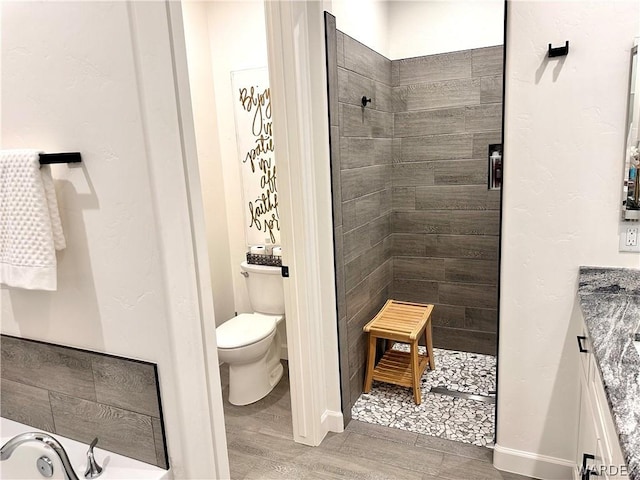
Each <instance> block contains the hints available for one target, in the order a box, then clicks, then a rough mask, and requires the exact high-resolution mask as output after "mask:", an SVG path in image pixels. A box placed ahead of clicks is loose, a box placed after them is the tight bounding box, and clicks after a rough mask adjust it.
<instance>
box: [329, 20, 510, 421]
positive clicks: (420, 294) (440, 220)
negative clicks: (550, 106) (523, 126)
mask: <svg viewBox="0 0 640 480" xmlns="http://www.w3.org/2000/svg"><path fill="white" fill-rule="evenodd" d="M326 18H327V67H328V70H327V71H328V81H329V104H330V105H329V116H330V123H331V168H332V176H333V207H334V228H335V231H334V235H335V244H336V283H337V290H338V318H339V323H338V331H339V339H340V367H341V381H342V394H343V395H342V402H343V412H344V414H345V416H348V415H349V413H348V412H349V411H350V408H351V405H352V404H353V403H354V402H355V401H356V400H357V398H358V396H359V395H360V393H361V392H362V384H363V379H364V369H365V367H366V352H367V344H366V335H365V334H363V332H362V327H363V326H364V324H365V323H366V322H368V321H369V320H371V318H373V316H374V315H375V314H376V313H377V312H378V310H379V309H380V308H381V307H382V305H383V304H384V302H385V301H386V300H387V299H388V298H395V299H398V300H407V301H415V302H423V303H432V304H435V305H436V308H435V309H434V313H433V324H434V329H433V337H434V345H435V346H437V347H441V348H449V349H455V350H463V351H471V352H481V353H490V354H495V353H496V350H497V340H496V330H497V290H496V288H497V287H496V285H497V279H498V263H497V258H498V243H499V216H500V213H499V211H500V192H499V191H489V190H487V173H488V172H487V165H488V162H487V149H488V145H489V144H491V143H500V142H501V128H502V103H501V102H502V59H503V57H502V47H501V46H498V47H489V48H482V49H475V50H465V51H462V52H454V53H449V54H442V55H431V56H424V57H416V58H411V59H405V60H397V61H396V60H394V61H393V62H391V61H390V60H388V59H387V58H385V57H383V56H382V55H380V54H378V53H377V52H375V51H373V50H371V49H370V48H368V47H366V46H364V45H363V44H361V43H359V42H357V41H356V40H354V39H352V38H351V37H349V36H348V35H345V34H343V33H342V32H340V31H336V30H335V18H334V17H332V16H331V15H327V17H326ZM363 95H365V96H367V97H369V98H371V103H370V104H368V105H367V107H366V108H364V109H363V108H362V107H361V98H362V96H363Z"/></svg>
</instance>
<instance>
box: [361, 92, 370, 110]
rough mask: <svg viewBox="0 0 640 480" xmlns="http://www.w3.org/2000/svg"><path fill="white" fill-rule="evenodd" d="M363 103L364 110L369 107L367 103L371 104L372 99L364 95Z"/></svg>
mask: <svg viewBox="0 0 640 480" xmlns="http://www.w3.org/2000/svg"><path fill="white" fill-rule="evenodd" d="M361 102H362V107H363V108H364V107H366V106H367V103H370V102H371V99H370V98H367V96H366V95H363V96H362V99H361Z"/></svg>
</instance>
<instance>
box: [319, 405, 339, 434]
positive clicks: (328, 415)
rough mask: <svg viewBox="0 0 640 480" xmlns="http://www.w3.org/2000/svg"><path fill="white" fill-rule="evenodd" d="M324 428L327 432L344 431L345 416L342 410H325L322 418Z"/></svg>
mask: <svg viewBox="0 0 640 480" xmlns="http://www.w3.org/2000/svg"><path fill="white" fill-rule="evenodd" d="M320 423H321V424H322V428H323V430H325V431H326V432H335V433H341V432H343V431H344V418H343V417H342V412H335V411H333V410H325V411H324V413H323V414H322V418H321V419H320Z"/></svg>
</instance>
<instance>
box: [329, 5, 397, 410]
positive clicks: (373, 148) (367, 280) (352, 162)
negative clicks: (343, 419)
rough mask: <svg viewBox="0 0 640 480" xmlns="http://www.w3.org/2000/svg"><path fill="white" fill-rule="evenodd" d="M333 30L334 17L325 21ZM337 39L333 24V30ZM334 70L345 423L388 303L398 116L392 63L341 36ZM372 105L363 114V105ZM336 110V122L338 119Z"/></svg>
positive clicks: (331, 95)
mask: <svg viewBox="0 0 640 480" xmlns="http://www.w3.org/2000/svg"><path fill="white" fill-rule="evenodd" d="M327 18H328V19H329V22H335V19H334V17H331V16H327ZM329 30H330V31H332V32H336V31H335V23H333V29H331V28H330V29H329ZM331 43H332V42H331V41H330V42H329V44H328V47H329V48H328V50H331V51H332V53H333V52H336V54H335V55H336V56H335V57H333V58H335V64H334V63H333V58H332V53H331V54H329V62H330V64H332V65H333V66H332V67H330V69H329V98H330V118H331V124H332V127H331V169H332V175H333V196H334V228H335V232H334V233H335V242H336V276H337V288H338V319H339V336H340V346H341V348H340V366H341V378H342V401H343V411H344V412H345V415H349V414H348V412H349V411H350V407H351V405H352V404H353V402H355V400H356V399H357V398H358V396H359V395H360V393H361V392H362V385H363V382H364V368H365V355H366V336H365V335H364V333H363V332H362V327H363V326H364V324H365V323H366V322H368V321H369V320H371V318H372V317H373V315H374V314H375V313H376V312H377V311H378V310H379V309H380V307H381V306H382V305H383V304H384V302H385V301H386V299H387V298H388V297H389V291H390V290H389V288H390V285H391V281H392V278H393V275H392V259H391V248H390V247H391V244H390V233H391V231H390V220H391V147H392V137H393V113H392V109H393V106H392V101H391V61H390V60H388V59H387V58H385V57H383V56H382V55H380V54H378V53H376V52H374V51H373V50H371V49H370V48H368V47H365V46H364V45H362V44H361V43H359V42H357V41H356V40H354V39H352V38H351V37H348V36H347V35H344V34H343V33H342V32H339V31H338V32H337V33H336V36H335V43H334V45H335V46H334V47H332V46H331ZM363 95H366V96H367V97H368V98H371V103H370V104H369V105H368V106H367V108H365V109H362V107H361V98H362V96H363ZM336 110H337V113H338V114H337V115H336Z"/></svg>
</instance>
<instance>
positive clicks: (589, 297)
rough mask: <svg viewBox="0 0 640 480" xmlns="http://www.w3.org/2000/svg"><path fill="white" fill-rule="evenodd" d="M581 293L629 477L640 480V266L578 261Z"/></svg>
mask: <svg viewBox="0 0 640 480" xmlns="http://www.w3.org/2000/svg"><path fill="white" fill-rule="evenodd" d="M578 297H579V299H580V306H581V308H582V313H583V315H584V320H585V323H586V325H587V330H588V332H589V336H590V338H591V345H592V348H593V353H594V357H595V359H596V363H597V365H598V368H599V369H600V374H601V375H602V380H603V382H604V390H605V392H606V395H607V400H608V402H609V407H610V410H611V413H612V416H613V421H614V423H615V426H616V429H617V431H618V436H619V440H620V446H621V448H622V453H623V454H624V457H625V461H626V463H627V466H628V467H629V478H630V479H632V480H640V355H638V351H637V350H636V348H635V347H634V345H633V334H634V333H635V332H639V331H640V270H636V269H625V268H600V267H580V286H579V287H578Z"/></svg>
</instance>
